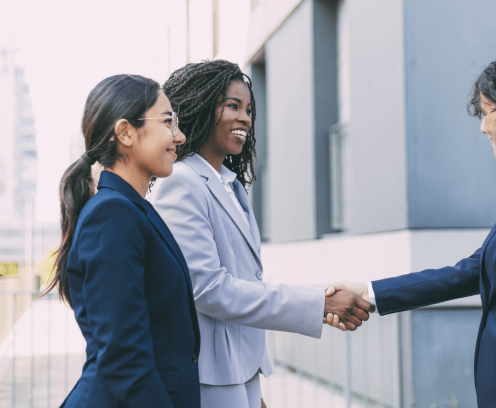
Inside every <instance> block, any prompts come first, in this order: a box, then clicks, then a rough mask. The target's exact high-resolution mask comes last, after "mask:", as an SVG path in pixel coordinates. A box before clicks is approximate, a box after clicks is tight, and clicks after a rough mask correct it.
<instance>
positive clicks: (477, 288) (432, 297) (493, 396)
mask: <svg viewBox="0 0 496 408" xmlns="http://www.w3.org/2000/svg"><path fill="white" fill-rule="evenodd" d="M495 233H496V225H495V226H494V227H493V228H492V230H491V232H490V233H489V235H488V236H487V237H486V239H485V240H484V243H483V244H482V247H480V248H479V249H478V250H477V251H476V252H475V253H474V254H473V255H471V256H470V257H468V258H465V259H462V260H461V261H460V262H458V263H457V264H456V265H455V266H447V267H444V268H441V269H426V270H424V271H422V272H417V273H411V274H407V275H403V276H397V277H394V278H388V279H382V280H378V281H374V282H372V287H373V289H374V293H375V298H376V302H377V309H378V311H379V313H380V314H381V315H386V314H389V313H395V312H401V311H403V310H408V309H413V308H417V307H421V306H427V305H431V304H434V303H439V302H444V301H447V300H451V299H457V298H462V297H466V296H471V295H476V294H478V293H480V295H481V300H482V319H481V323H480V327H479V335H478V337H477V343H476V348H475V389H476V392H477V404H478V407H479V408H494V407H496V238H495V237H496V235H495Z"/></svg>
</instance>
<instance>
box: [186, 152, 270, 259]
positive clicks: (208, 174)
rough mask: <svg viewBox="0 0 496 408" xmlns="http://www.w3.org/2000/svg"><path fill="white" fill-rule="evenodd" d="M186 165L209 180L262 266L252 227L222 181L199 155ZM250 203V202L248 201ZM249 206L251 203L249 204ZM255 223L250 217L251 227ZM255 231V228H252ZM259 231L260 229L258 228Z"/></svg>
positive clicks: (215, 195) (214, 193) (221, 203)
mask: <svg viewBox="0 0 496 408" xmlns="http://www.w3.org/2000/svg"><path fill="white" fill-rule="evenodd" d="M183 161H184V162H185V163H187V164H188V165H190V166H191V167H193V168H194V169H195V170H196V171H197V172H198V173H199V174H200V175H201V176H202V177H204V178H206V179H207V183H206V185H207V187H208V189H209V190H210V192H211V193H212V195H213V196H214V197H215V199H216V200H217V201H218V202H219V204H220V205H221V206H222V208H223V209H224V210H225V211H226V212H227V214H228V215H229V217H230V218H231V220H232V221H233V222H234V224H235V225H236V226H237V227H238V229H239V230H240V232H241V234H242V235H243V237H244V238H245V240H246V242H247V243H248V245H249V246H250V248H251V250H252V252H253V253H254V254H255V257H256V258H257V260H258V262H259V263H260V264H261V262H262V260H261V259H260V253H259V245H257V244H256V243H255V240H254V238H253V235H252V231H251V230H250V227H249V226H248V225H247V224H246V222H245V221H244V220H243V218H242V217H244V216H243V215H242V214H241V213H240V212H239V210H238V209H237V208H236V205H235V204H234V203H233V200H232V198H231V197H230V196H229V193H228V192H227V191H226V188H225V187H224V185H223V184H222V183H221V182H220V180H219V179H218V178H217V177H216V175H215V174H213V173H212V170H211V169H210V168H209V167H208V166H207V165H206V164H205V163H204V162H203V160H202V159H201V158H200V157H198V156H197V155H195V156H190V157H187V158H186V159H184V160H183ZM239 190H241V191H240V192H239V193H240V195H243V194H244V196H245V197H246V199H248V196H247V195H246V192H245V191H244V189H243V188H240V189H239ZM247 202H248V201H247ZM248 204H249V202H248ZM247 207H248V208H249V212H250V213H251V212H252V211H251V206H250V205H247ZM253 222H256V221H255V219H254V218H253V219H251V216H250V225H253ZM251 229H253V228H251ZM257 230H258V228H257Z"/></svg>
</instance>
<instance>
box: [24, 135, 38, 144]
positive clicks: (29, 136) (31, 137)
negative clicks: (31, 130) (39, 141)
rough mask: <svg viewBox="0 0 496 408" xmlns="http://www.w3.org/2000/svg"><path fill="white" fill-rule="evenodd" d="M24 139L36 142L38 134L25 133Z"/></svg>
mask: <svg viewBox="0 0 496 408" xmlns="http://www.w3.org/2000/svg"><path fill="white" fill-rule="evenodd" d="M24 141H25V142H36V136H35V135H32V134H26V135H24Z"/></svg>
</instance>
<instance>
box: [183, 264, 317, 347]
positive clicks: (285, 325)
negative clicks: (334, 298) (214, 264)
mask: <svg viewBox="0 0 496 408" xmlns="http://www.w3.org/2000/svg"><path fill="white" fill-rule="evenodd" d="M193 276H194V274H193ZM193 286H195V282H193ZM195 302H196V306H197V308H198V310H199V311H200V312H202V313H204V314H206V315H208V316H211V317H214V318H216V319H220V320H225V321H228V322H231V323H236V324H241V325H245V326H250V327H255V328H259V329H268V330H279V331H287V332H294V333H300V334H304V335H307V336H311V337H316V338H319V337H320V335H321V332H322V318H323V315H324V303H325V296H324V291H323V290H322V289H319V288H308V287H296V286H288V285H277V286H271V285H269V284H267V283H265V282H251V281H246V280H243V279H236V278H234V277H233V276H232V275H230V274H228V273H224V274H219V275H218V276H217V277H216V279H215V280H213V281H211V282H210V283H209V285H208V286H205V287H204V288H202V289H199V288H198V287H196V288H195Z"/></svg>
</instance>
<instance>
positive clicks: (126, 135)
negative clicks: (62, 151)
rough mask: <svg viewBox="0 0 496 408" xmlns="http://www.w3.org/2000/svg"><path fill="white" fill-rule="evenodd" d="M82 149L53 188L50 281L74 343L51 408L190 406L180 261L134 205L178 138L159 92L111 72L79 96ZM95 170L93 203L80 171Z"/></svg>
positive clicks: (163, 229) (159, 225)
mask: <svg viewBox="0 0 496 408" xmlns="http://www.w3.org/2000/svg"><path fill="white" fill-rule="evenodd" d="M83 134H84V137H85V142H86V152H85V153H84V154H83V156H82V157H81V159H79V160H77V161H76V162H75V163H74V164H72V165H71V166H70V167H69V168H68V169H67V171H66V172H65V174H64V176H63V177H62V180H61V184H60V201H61V213H62V214H61V215H62V232H63V236H62V244H61V246H60V248H59V251H58V257H57V260H56V275H55V279H54V280H53V282H52V283H51V285H50V286H49V288H48V291H49V290H51V289H53V288H54V287H55V286H58V289H59V293H60V296H61V298H62V299H63V300H65V301H66V302H68V303H69V305H71V307H72V308H73V309H74V313H75V316H76V320H77V322H78V324H79V327H80V328H81V331H82V333H83V335H84V338H85V339H86V342H87V346H86V355H87V359H86V363H85V364H84V367H83V372H82V375H81V377H80V379H79V381H78V383H77V384H76V386H75V387H74V388H73V390H72V391H71V393H70V394H69V396H68V397H67V398H66V400H65V401H64V402H63V404H62V407H66V408H72V407H78V408H86V407H92V408H93V407H99V408H114V407H115V408H117V407H129V408H131V407H133V408H134V407H136V408H137V407H143V408H145V407H146V408H153V407H157V408H158V407H160V408H173V407H174V408H181V407H182V408H200V385H199V374H198V364H197V362H198V356H199V352H200V333H199V327H198V320H197V314H196V310H195V304H194V299H193V295H192V287H191V280H190V277H189V271H188V267H187V265H186V262H185V260H184V257H183V254H182V253H181V250H180V249H179V246H178V244H177V243H176V241H175V239H174V237H173V236H172V234H171V232H170V231H169V229H168V227H167V226H166V224H165V223H164V222H163V221H162V219H161V218H160V216H159V215H158V214H157V213H156V211H155V209H154V208H153V206H152V205H151V204H150V203H149V202H148V201H147V200H145V198H144V197H145V195H146V194H147V191H148V189H149V185H150V180H151V179H152V177H166V176H168V175H170V174H171V172H172V164H173V163H174V161H175V159H176V157H177V156H176V146H177V145H180V144H182V143H184V141H185V137H184V135H183V134H182V133H181V132H180V131H179V130H178V126H177V115H176V114H175V113H174V112H173V111H172V108H171V105H170V103H169V100H168V99H167V97H166V96H165V94H164V93H163V92H162V90H161V89H160V87H159V85H158V84H157V83H156V82H155V81H153V80H151V79H148V78H143V77H140V76H135V75H117V76H113V77H110V78H107V79H105V80H103V81H102V82H100V83H99V84H98V85H97V86H96V87H95V88H94V89H93V90H92V91H91V93H90V95H89V96H88V100H87V101H86V107H85V111H84V117H83ZM95 161H98V162H100V164H101V165H103V166H104V169H105V170H104V171H103V172H102V173H101V175H100V181H99V184H98V192H97V193H96V194H94V185H93V179H92V177H91V166H92V164H93V163H95Z"/></svg>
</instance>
